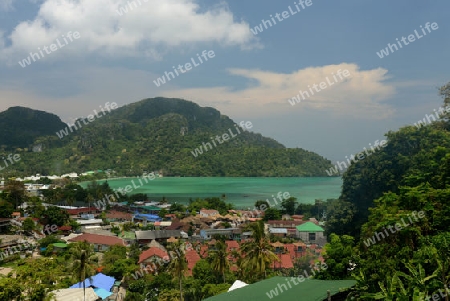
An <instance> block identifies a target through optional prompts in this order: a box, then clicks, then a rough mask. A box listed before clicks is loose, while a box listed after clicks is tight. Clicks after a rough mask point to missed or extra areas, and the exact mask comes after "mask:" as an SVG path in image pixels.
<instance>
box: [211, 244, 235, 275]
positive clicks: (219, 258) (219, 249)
mask: <svg viewBox="0 0 450 301" xmlns="http://www.w3.org/2000/svg"><path fill="white" fill-rule="evenodd" d="M208 258H210V260H211V267H212V268H213V270H214V271H216V272H217V273H218V274H220V275H221V276H222V279H223V283H225V272H227V271H228V270H229V269H230V261H229V260H228V252H227V245H226V244H225V243H224V242H222V241H220V240H219V241H218V242H217V243H216V245H215V248H214V249H211V250H209V251H208Z"/></svg>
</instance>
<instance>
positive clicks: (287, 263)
mask: <svg viewBox="0 0 450 301" xmlns="http://www.w3.org/2000/svg"><path fill="white" fill-rule="evenodd" d="M278 258H279V259H280V260H281V262H280V261H275V262H274V263H273V264H272V267H273V268H275V269H276V268H278V269H279V268H280V267H281V268H282V269H292V268H293V267H294V264H293V263H292V259H291V256H290V255H289V254H281V255H280V256H279V257H278Z"/></svg>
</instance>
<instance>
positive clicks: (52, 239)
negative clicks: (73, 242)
mask: <svg viewBox="0 0 450 301" xmlns="http://www.w3.org/2000/svg"><path fill="white" fill-rule="evenodd" d="M57 242H61V241H60V240H59V238H58V237H57V236H56V235H55V234H51V235H47V236H46V237H44V238H42V239H41V240H39V247H41V248H46V247H47V246H48V245H51V244H54V243H57Z"/></svg>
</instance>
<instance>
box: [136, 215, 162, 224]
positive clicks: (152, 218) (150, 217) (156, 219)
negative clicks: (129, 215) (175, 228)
mask: <svg viewBox="0 0 450 301" xmlns="http://www.w3.org/2000/svg"><path fill="white" fill-rule="evenodd" d="M134 217H135V218H138V219H142V220H144V219H146V220H148V221H149V222H159V221H161V220H162V218H160V217H159V216H158V215H154V214H142V213H139V214H135V215H134Z"/></svg>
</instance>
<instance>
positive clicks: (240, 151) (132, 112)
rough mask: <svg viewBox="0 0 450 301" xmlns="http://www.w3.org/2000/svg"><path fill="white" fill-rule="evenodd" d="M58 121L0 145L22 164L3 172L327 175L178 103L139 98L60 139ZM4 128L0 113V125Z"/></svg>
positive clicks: (299, 156)
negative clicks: (205, 148)
mask: <svg viewBox="0 0 450 301" xmlns="http://www.w3.org/2000/svg"><path fill="white" fill-rule="evenodd" d="M102 106H103V107H104V105H102ZM94 109H96V108H93V110H94ZM27 110H30V111H33V110H31V109H27ZM97 111H98V112H99V111H100V110H98V109H97ZM100 115H102V114H101V113H100ZM84 117H85V118H86V117H87V116H84ZM58 120H59V118H58ZM58 120H56V121H49V124H48V127H49V128H51V129H52V133H50V134H49V133H47V132H46V136H40V137H35V138H34V139H33V141H32V142H29V140H27V139H23V140H22V141H19V142H20V143H4V142H3V141H2V144H3V146H2V152H3V153H5V154H7V153H10V152H14V153H18V154H20V155H21V158H22V160H21V161H20V162H18V163H15V164H14V165H13V166H10V167H8V169H6V170H5V172H7V173H8V174H17V173H25V174H35V173H40V174H61V173H66V172H71V171H75V172H84V171H88V170H98V169H100V170H108V169H111V170H114V171H115V172H116V175H117V176H119V175H120V176H134V175H140V174H142V173H143V172H145V171H147V172H149V171H160V172H161V173H162V174H164V175H165V176H326V173H325V170H327V169H328V168H330V167H331V162H330V161H329V160H326V159H325V158H323V157H321V156H319V155H317V154H316V153H313V152H309V151H306V150H303V149H300V148H296V149H288V148H286V147H284V146H283V145H282V144H280V143H278V142H277V141H275V140H273V139H270V138H266V137H263V136H262V135H260V134H256V133H252V132H251V129H250V132H241V133H240V134H236V127H235V124H236V123H235V122H234V121H233V120H231V119H230V118H229V117H227V116H225V115H222V114H221V113H220V112H219V111H217V110H215V109H213V108H208V107H200V106H198V105H197V104H195V103H193V102H190V101H186V100H181V99H168V98H153V99H144V100H142V101H139V102H136V103H132V104H129V105H126V106H123V107H120V108H117V109H115V110H112V111H111V112H110V113H107V114H106V115H104V116H101V117H100V118H96V119H95V120H94V121H92V122H87V120H85V123H86V124H85V123H83V122H80V123H79V124H81V125H82V126H81V128H80V129H78V130H74V131H73V132H70V131H69V132H68V135H67V136H64V137H62V138H59V137H58V136H57V134H56V132H60V130H63V129H64V128H65V127H66V126H67V125H65V124H63V125H61V124H60V123H59V122H58ZM59 121H60V120H59ZM4 122H6V121H5V120H3V119H2V118H1V115H0V124H2V123H4ZM36 122H37V120H36ZM239 122H240V120H239V121H237V123H239ZM55 128H56V130H55ZM229 130H231V131H233V133H234V135H235V137H230V138H229V140H228V141H226V142H223V143H221V144H219V143H217V141H216V145H217V146H216V147H213V149H212V150H211V149H209V150H208V151H206V152H205V151H203V154H198V155H197V156H194V155H193V153H192V152H195V149H196V148H198V147H200V146H201V145H202V144H203V143H206V142H210V143H211V137H216V136H217V135H219V136H222V135H223V134H225V133H229ZM30 131H31V129H30V128H29V127H28V126H27V125H23V126H17V127H16V128H15V133H16V134H17V135H18V137H21V136H22V133H27V132H30ZM230 136H231V135H230ZM18 146H20V147H18Z"/></svg>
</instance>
